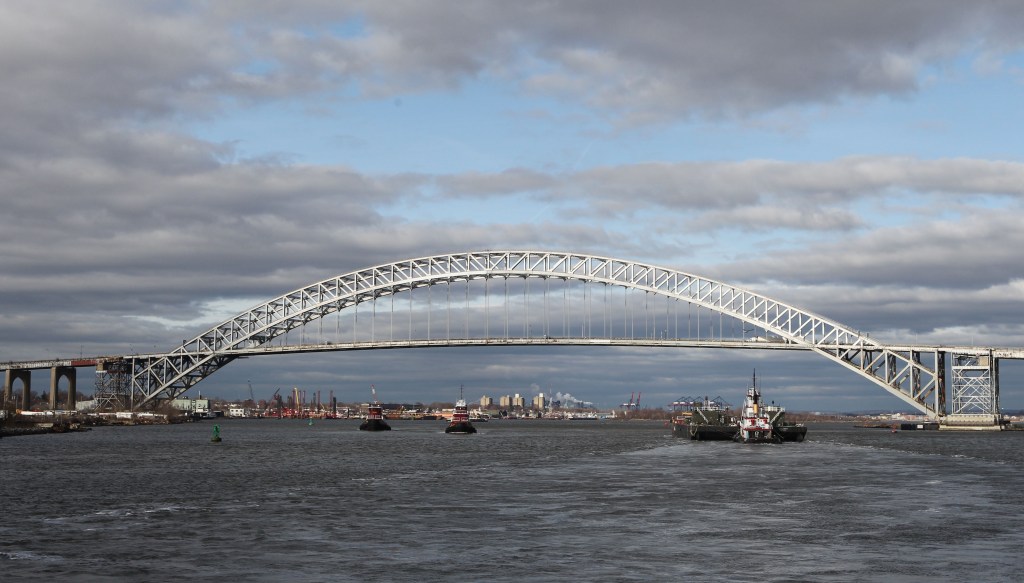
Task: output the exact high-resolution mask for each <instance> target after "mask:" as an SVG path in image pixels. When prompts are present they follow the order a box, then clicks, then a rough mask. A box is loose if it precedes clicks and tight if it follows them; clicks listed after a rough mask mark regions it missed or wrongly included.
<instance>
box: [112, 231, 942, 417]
mask: <svg viewBox="0 0 1024 583" xmlns="http://www.w3.org/2000/svg"><path fill="white" fill-rule="evenodd" d="M492 278H505V279H509V278H524V279H530V278H538V279H561V280H579V281H583V282H589V283H599V284H606V285H610V286H621V287H624V288H631V289H635V290H642V291H644V292H649V293H653V294H656V295H660V296H665V297H668V298H674V299H676V300H681V301H684V302H688V303H690V304H692V305H696V306H700V307H703V308H707V309H709V310H712V311H714V312H718V313H720V314H724V315H727V316H730V317H732V318H736V319H738V320H740V321H742V322H745V323H749V324H751V325H754V326H757V327H760V328H763V329H764V330H765V331H767V332H768V333H770V334H772V335H774V336H776V337H777V338H778V339H780V340H781V341H783V342H786V343H791V344H793V345H795V346H798V347H800V348H803V349H808V350H812V351H814V352H816V353H818V354H820V355H821V356H823V357H825V358H827V359H829V360H832V361H834V362H836V363H838V364H840V365H842V366H843V367H845V368H847V369H850V370H852V371H853V372H855V373H856V374H858V375H860V376H862V377H864V378H866V379H868V380H869V381H871V382H874V383H875V384H877V385H879V386H881V387H882V388H883V389H885V390H886V391H888V392H889V393H891V394H893V395H895V396H896V397H898V398H900V399H901V400H903V401H904V402H906V403H908V404H910V405H911V406H913V407H915V408H917V409H918V410H920V411H922V412H925V413H927V414H928V415H929V416H932V417H937V416H941V415H944V411H945V402H944V400H945V397H944V395H945V387H944V382H945V373H944V371H945V361H944V353H942V352H940V351H938V350H933V351H922V350H919V349H915V348H913V347H898V346H886V345H883V344H881V343H879V342H876V341H874V340H872V339H871V338H869V337H868V336H866V335H862V334H861V333H859V332H858V331H855V330H853V329H851V328H849V327H846V326H843V325H842V324H839V323H837V322H834V321H832V320H830V319H827V318H825V317H822V316H819V315H817V314H814V313H811V312H808V311H806V310H802V309H800V308H797V307H795V306H793V305H790V304H787V303H784V302H781V301H778V300H775V299H772V298H769V297H767V296H764V295H762V294H759V293H756V292H753V291H750V290H745V289H741V288H738V287H736V286H732V285H729V284H726V283H723V282H720V281H715V280H713V279H710V278H707V277H702V276H700V275H694V274H690V273H686V272H682V271H678V270H675V269H670V268H665V267H658V266H655V265H650V264H646V263H639V262H635V261H627V260H623V259H615V258H611V257H602V256H597V255H588V254H579V253H563V252H551V251H481V252H466V253H454V254H444V255H434V256H429V257H420V258H416V259H406V260H402V261H397V262H393V263H387V264H382V265H377V266H374V267H369V268H366V269H360V270H356V271H352V272H349V273H345V274H341V275H337V276H335V277H331V278H329V279H325V280H323V281H319V282H316V283H313V284H310V285H307V286H305V287H302V288H299V289H296V290H294V291H291V292H288V293H286V294H282V295H280V296H278V297H276V298H273V299H271V300H269V301H266V302H264V303H262V304H259V305H256V306H253V307H252V308H250V309H248V310H246V311H244V312H242V313H240V314H238V315H236V316H234V317H233V318H230V319H228V320H226V321H224V322H222V323H221V324H219V325H217V326H214V327H213V328H210V329H209V330H207V331H205V332H203V333H202V334H200V335H198V336H196V337H195V338H192V339H191V340H187V341H184V342H183V343H182V345H181V346H180V347H177V348H175V349H174V350H172V351H170V352H169V353H167V354H162V355H151V356H146V357H137V358H133V365H132V367H131V369H132V372H131V385H132V389H133V391H134V394H136V395H138V396H139V397H140V404H145V403H147V402H150V401H152V400H154V399H160V398H167V399H171V398H176V397H177V396H179V395H180V394H182V393H184V392H185V391H187V390H188V389H189V388H191V387H192V386H194V385H195V384H196V383H197V382H199V381H200V380H202V379H203V378H205V377H207V376H209V375H210V374H212V373H213V372H215V371H216V370H218V369H219V368H221V367H222V366H224V365H226V364H228V363H230V362H231V361H233V360H234V359H235V358H238V357H239V356H242V355H244V354H246V353H247V352H249V351H251V350H252V349H254V348H256V347H259V346H266V345H268V343H270V342H271V341H273V340H274V339H276V338H279V337H281V336H282V335H284V334H287V333H288V332H289V331H291V330H294V329H296V328H299V327H301V326H304V325H306V324H309V323H310V322H313V321H315V320H317V319H320V318H324V317H325V316H328V315H330V314H334V313H337V312H341V311H342V310H345V309H346V308H350V307H353V306H357V305H358V304H361V303H364V302H372V301H374V300H377V299H378V298H381V297H384V296H389V295H394V294H398V293H401V292H406V291H412V290H414V289H416V288H421V287H428V286H433V285H439V284H451V283H452V282H458V281H466V282H469V281H471V280H480V279H483V280H487V279H492ZM451 343H452V344H458V342H454V341H453V342H451ZM603 343H605V344H607V343H608V341H607V340H604V341H603Z"/></svg>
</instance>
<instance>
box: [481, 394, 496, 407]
mask: <svg viewBox="0 0 1024 583" xmlns="http://www.w3.org/2000/svg"><path fill="white" fill-rule="evenodd" d="M493 404H494V399H492V398H490V397H488V396H487V395H484V396H483V397H480V408H481V409H486V408H488V407H490V406H491V405H493Z"/></svg>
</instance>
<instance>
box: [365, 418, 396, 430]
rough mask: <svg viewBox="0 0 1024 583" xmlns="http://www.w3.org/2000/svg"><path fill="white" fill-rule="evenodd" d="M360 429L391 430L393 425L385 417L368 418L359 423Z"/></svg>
mask: <svg viewBox="0 0 1024 583" xmlns="http://www.w3.org/2000/svg"><path fill="white" fill-rule="evenodd" d="M359 430H360V431H391V426H390V425H388V424H387V423H385V422H384V420H383V419H367V420H366V421H363V422H362V423H361V424H360V425H359Z"/></svg>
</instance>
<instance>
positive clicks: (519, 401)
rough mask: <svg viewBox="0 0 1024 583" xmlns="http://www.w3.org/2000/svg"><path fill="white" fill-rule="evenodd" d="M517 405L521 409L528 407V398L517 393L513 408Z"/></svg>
mask: <svg viewBox="0 0 1024 583" xmlns="http://www.w3.org/2000/svg"><path fill="white" fill-rule="evenodd" d="M516 407H519V408H520V409H525V408H526V399H524V398H523V396H522V395H520V394H519V393H516V396H515V397H512V408H513V409H514V408H516Z"/></svg>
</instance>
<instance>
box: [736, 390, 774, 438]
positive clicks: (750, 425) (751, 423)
mask: <svg viewBox="0 0 1024 583" xmlns="http://www.w3.org/2000/svg"><path fill="white" fill-rule="evenodd" d="M737 424H738V426H739V430H738V431H737V433H736V438H735V439H736V441H740V442H742V443H778V442H779V441H782V440H781V438H779V437H778V436H776V435H775V428H774V427H773V426H772V421H771V418H770V417H768V413H767V412H766V411H765V409H764V407H763V406H762V405H761V391H760V390H758V388H757V375H756V374H755V375H754V382H753V384H752V386H751V387H750V388H749V389H747V398H746V399H745V400H744V402H743V410H742V412H741V413H740V418H739V421H738V423H737Z"/></svg>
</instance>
